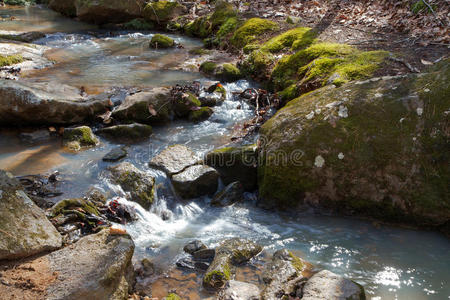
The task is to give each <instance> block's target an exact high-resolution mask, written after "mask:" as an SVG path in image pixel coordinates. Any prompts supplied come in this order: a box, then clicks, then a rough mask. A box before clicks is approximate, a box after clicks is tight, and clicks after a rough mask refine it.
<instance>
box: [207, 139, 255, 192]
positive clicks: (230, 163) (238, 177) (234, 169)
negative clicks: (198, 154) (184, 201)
mask: <svg viewBox="0 0 450 300" xmlns="http://www.w3.org/2000/svg"><path fill="white" fill-rule="evenodd" d="M204 161H205V163H206V164H207V165H209V166H212V167H213V168H215V169H217V170H218V171H219V173H220V176H221V178H222V180H223V182H224V183H225V184H227V185H228V184H230V183H232V182H235V181H240V182H241V183H242V184H243V186H244V188H245V190H247V191H251V190H253V189H255V188H256V178H257V175H256V166H257V161H258V158H257V150H256V146H254V145H250V146H243V147H225V148H220V149H217V150H213V151H211V152H209V153H207V154H206V156H205V159H204Z"/></svg>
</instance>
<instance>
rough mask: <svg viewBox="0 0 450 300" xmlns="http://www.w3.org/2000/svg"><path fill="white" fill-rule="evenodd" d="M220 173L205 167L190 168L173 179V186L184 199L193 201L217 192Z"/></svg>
mask: <svg viewBox="0 0 450 300" xmlns="http://www.w3.org/2000/svg"><path fill="white" fill-rule="evenodd" d="M218 180H219V173H218V172H217V171H216V170H215V169H213V168H211V167H208V166H205V165H195V166H190V167H188V168H187V169H186V170H184V171H183V172H181V173H179V174H176V175H174V176H173V177H172V184H173V186H174V188H175V190H176V192H177V193H178V195H180V196H181V197H182V198H184V199H191V198H197V197H200V196H204V195H212V194H214V193H215V192H216V190H217V186H218Z"/></svg>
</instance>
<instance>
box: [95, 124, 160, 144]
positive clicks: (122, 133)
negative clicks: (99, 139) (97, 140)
mask: <svg viewBox="0 0 450 300" xmlns="http://www.w3.org/2000/svg"><path fill="white" fill-rule="evenodd" d="M152 131H153V129H152V127H151V126H150V125H144V124H138V123H133V124H126V125H125V124H124V125H115V126H111V127H105V128H102V129H99V130H98V131H97V134H99V135H101V136H104V137H106V138H109V139H112V140H115V141H122V142H128V143H132V142H137V141H142V140H144V139H146V138H148V137H149V136H150V135H151V134H152Z"/></svg>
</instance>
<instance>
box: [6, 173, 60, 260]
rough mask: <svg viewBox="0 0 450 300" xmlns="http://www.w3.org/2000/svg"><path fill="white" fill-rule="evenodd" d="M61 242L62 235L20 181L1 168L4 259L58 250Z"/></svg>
mask: <svg viewBox="0 0 450 300" xmlns="http://www.w3.org/2000/svg"><path fill="white" fill-rule="evenodd" d="M61 244H62V238H61V235H60V234H59V233H58V231H57V230H56V228H55V227H54V226H53V225H52V224H51V223H50V221H49V220H48V219H47V217H46V216H45V214H44V212H43V211H42V210H41V209H40V208H39V207H37V206H36V204H34V203H33V201H32V200H31V199H30V198H28V196H27V195H26V194H25V192H24V191H23V187H22V185H21V184H20V182H19V181H18V180H17V179H16V178H14V176H12V175H11V174H10V173H8V172H5V171H3V170H0V260H3V259H18V258H22V257H26V256H31V255H34V254H37V253H41V252H44V251H51V250H55V249H57V248H59V247H61Z"/></svg>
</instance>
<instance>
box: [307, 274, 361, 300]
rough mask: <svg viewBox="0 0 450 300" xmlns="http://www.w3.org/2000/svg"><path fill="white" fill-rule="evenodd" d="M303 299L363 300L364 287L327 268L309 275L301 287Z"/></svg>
mask: <svg viewBox="0 0 450 300" xmlns="http://www.w3.org/2000/svg"><path fill="white" fill-rule="evenodd" d="M302 299H303V300H322V299H323V300H328V299H335V300H363V299H366V297H365V293H364V288H363V287H362V286H360V285H359V284H356V283H355V282H353V281H351V280H348V279H346V278H344V277H342V276H339V275H337V274H334V273H332V272H330V271H328V270H323V271H320V272H319V273H317V274H315V275H314V276H313V277H311V278H310V279H309V280H308V281H307V282H306V284H305V287H304V288H303V298H302Z"/></svg>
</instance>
